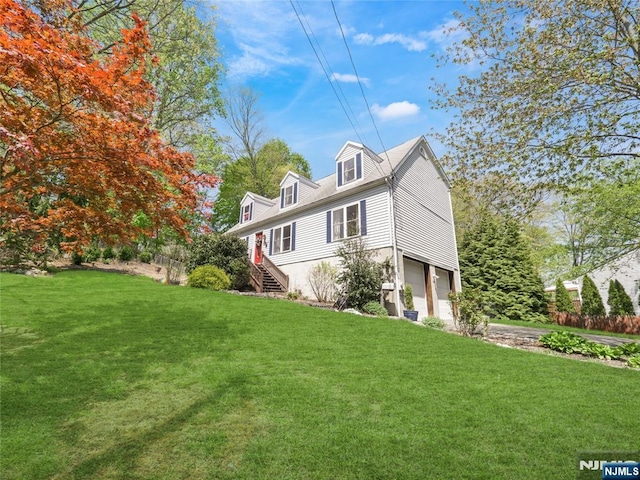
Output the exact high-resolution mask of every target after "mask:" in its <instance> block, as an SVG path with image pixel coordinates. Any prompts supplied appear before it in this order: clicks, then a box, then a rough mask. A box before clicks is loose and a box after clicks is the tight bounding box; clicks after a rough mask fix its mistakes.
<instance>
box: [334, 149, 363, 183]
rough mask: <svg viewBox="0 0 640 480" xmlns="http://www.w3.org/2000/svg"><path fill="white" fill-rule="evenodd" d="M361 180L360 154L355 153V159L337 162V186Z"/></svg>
mask: <svg viewBox="0 0 640 480" xmlns="http://www.w3.org/2000/svg"><path fill="white" fill-rule="evenodd" d="M360 178H362V154H361V153H357V154H356V156H355V157H352V158H349V159H348V160H344V161H342V162H338V186H339V187H341V186H342V185H344V184H345V183H351V182H354V181H356V180H358V179H360Z"/></svg>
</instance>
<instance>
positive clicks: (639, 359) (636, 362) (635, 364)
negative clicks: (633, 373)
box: [627, 355, 640, 368]
mask: <svg viewBox="0 0 640 480" xmlns="http://www.w3.org/2000/svg"><path fill="white" fill-rule="evenodd" d="M627 366H628V367H631V368H640V355H634V356H632V357H629V358H628V359H627Z"/></svg>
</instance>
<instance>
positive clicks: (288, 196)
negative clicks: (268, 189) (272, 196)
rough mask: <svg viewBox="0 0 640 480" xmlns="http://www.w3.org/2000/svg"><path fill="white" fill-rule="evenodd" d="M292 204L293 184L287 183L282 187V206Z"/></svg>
mask: <svg viewBox="0 0 640 480" xmlns="http://www.w3.org/2000/svg"><path fill="white" fill-rule="evenodd" d="M289 205H293V185H289V186H288V187H287V188H285V189H284V206H285V207H288V206H289Z"/></svg>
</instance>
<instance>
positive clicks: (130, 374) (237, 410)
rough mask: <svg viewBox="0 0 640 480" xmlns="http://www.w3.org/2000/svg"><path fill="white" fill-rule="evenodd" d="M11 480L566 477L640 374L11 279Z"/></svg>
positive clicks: (264, 308) (625, 404) (217, 297)
mask: <svg viewBox="0 0 640 480" xmlns="http://www.w3.org/2000/svg"><path fill="white" fill-rule="evenodd" d="M0 285H1V302H2V303H1V311H0V314H1V317H0V318H1V323H2V325H3V327H2V364H1V372H0V373H1V388H2V390H1V394H2V398H1V401H2V404H1V415H2V431H1V435H2V444H1V449H2V450H1V455H2V457H1V461H2V465H1V471H0V477H2V478H3V479H21V480H22V479H30V478H33V479H42V478H55V479H74V478H87V479H107V478H118V479H120V478H129V479H183V478H189V479H199V478H211V479H227V478H241V479H251V480H254V479H269V480H278V479H351V478H353V479H384V478H388V479H405V478H414V479H427V478H451V479H453V478H491V479H502V478H503V479H519V478H522V479H538V478H539V479H545V480H547V479H554V478H558V479H566V478H575V475H576V472H577V467H576V451H577V450H601V449H604V450H611V449H619V450H629V449H637V448H638V446H639V440H638V439H639V437H638V433H639V432H640V415H639V414H638V411H639V404H638V402H639V400H638V399H639V398H640V372H637V371H632V370H623V369H616V368H611V367H606V366H602V365H598V364H593V363H585V362H578V361H573V360H567V359H563V358H558V357H554V356H549V355H540V354H533V353H527V352H523V351H518V350H513V349H505V348H500V347H497V346H494V345H491V344H485V343H483V342H480V341H477V340H473V339H468V338H462V337H458V336H455V335H451V334H446V333H442V332H439V331H434V330H430V329H426V328H419V327H416V326H415V325H411V324H409V323H408V322H404V321H399V320H383V319H376V318H363V317H358V316H355V315H349V314H341V313H335V312H330V311H323V310H319V309H313V308H311V307H305V306H302V305H299V304H295V303H291V302H287V301H280V300H270V299H264V298H250V297H240V296H234V295H230V294H225V293H214V292H209V291H203V290H194V289H188V288H182V287H174V286H163V285H160V284H157V283H154V282H153V281H151V280H148V279H146V278H139V277H130V276H123V275H119V274H109V273H100V272H90V271H71V272H63V273H59V274H57V275H55V276H54V277H47V278H29V277H25V276H18V275H11V274H0Z"/></svg>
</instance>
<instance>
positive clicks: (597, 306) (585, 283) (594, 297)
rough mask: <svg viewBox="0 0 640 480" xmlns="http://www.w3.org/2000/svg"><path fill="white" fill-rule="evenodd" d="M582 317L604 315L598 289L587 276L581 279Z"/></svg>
mask: <svg viewBox="0 0 640 480" xmlns="http://www.w3.org/2000/svg"><path fill="white" fill-rule="evenodd" d="M580 313H581V314H582V315H606V311H605V309H604V303H603V302H602V297H601V296H600V292H599V291H598V287H596V284H595V283H594V282H593V280H591V279H590V278H589V277H588V276H587V275H585V276H584V277H582V308H581V310H580Z"/></svg>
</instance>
